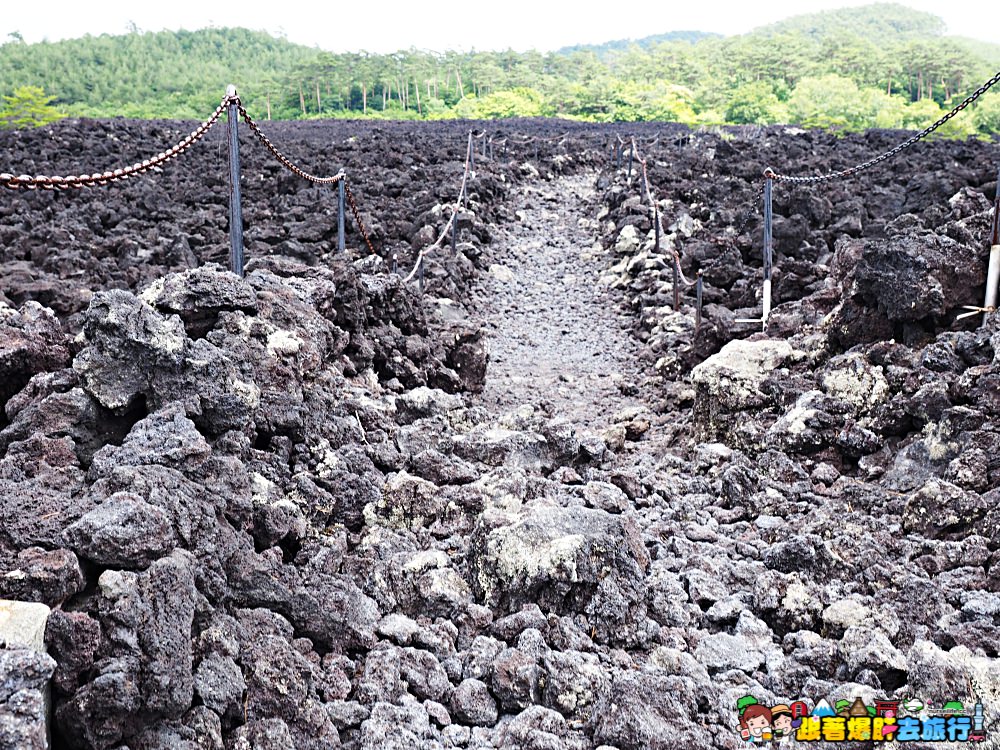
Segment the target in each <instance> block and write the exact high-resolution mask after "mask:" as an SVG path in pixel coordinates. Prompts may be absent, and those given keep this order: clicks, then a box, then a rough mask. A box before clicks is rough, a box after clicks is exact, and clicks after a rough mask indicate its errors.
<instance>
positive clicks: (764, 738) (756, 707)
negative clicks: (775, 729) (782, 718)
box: [740, 703, 772, 743]
mask: <svg viewBox="0 0 1000 750" xmlns="http://www.w3.org/2000/svg"><path fill="white" fill-rule="evenodd" d="M740 736H741V737H742V738H743V739H744V740H746V741H747V742H752V743H763V742H770V741H771V737H772V734H771V709H769V708H768V707H767V706H762V705H760V704H759V703H753V704H751V705H749V706H747V707H746V708H745V709H743V713H742V714H740Z"/></svg>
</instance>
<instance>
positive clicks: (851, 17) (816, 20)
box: [756, 3, 945, 43]
mask: <svg viewBox="0 0 1000 750" xmlns="http://www.w3.org/2000/svg"><path fill="white" fill-rule="evenodd" d="M944 27H945V25H944V21H942V20H941V19H940V18H939V17H938V16H935V15H934V14H933V13H922V12H920V11H917V10H913V9H912V8H907V7H906V6H905V5H899V4H897V3H874V4H872V5H865V6H862V7H860V8H840V9H838V10H828V11H821V12H819V13H804V14H802V15H800V16H793V17H792V18H788V19H786V20H784V21H779V22H778V23H775V24H770V25H768V26H762V27H761V28H759V29H757V30H756V33H757V34H790V33H791V34H795V33H800V34H804V35H806V36H809V37H812V38H813V39H817V40H821V39H824V38H826V37H833V36H838V35H843V34H847V35H850V36H856V37H860V38H862V39H867V40H868V41H872V42H879V43H885V42H895V41H905V40H909V39H922V38H927V37H938V36H942V35H943V34H944Z"/></svg>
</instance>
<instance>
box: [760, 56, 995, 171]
mask: <svg viewBox="0 0 1000 750" xmlns="http://www.w3.org/2000/svg"><path fill="white" fill-rule="evenodd" d="M998 81H1000V73H997V74H996V75H995V76H993V77H992V78H991V79H990V80H988V81H987V82H986V83H984V84H983V85H982V86H980V87H979V88H978V89H976V90H975V91H974V92H973V93H972V94H971V95H970V96H968V97H966V99H965V100H964V101H963V102H962V103H961V104H959V105H958V106H957V107H955V108H954V109H953V110H951V112H949V113H947V114H946V115H944V116H943V117H942V118H941V119H940V120H938V121H937V122H935V123H934V124H933V125H930V126H928V127H926V128H924V129H923V130H921V131H920V132H919V133H917V134H916V135H914V136H912V137H911V138H908V139H907V140H905V141H903V142H902V143H900V144H899V145H898V146H896V147H895V148H894V149H891V150H889V151H886V152H885V153H884V154H881V155H879V156H876V157H875V158H874V159H869V160H868V161H866V162H864V163H863V164H858V165H856V166H853V167H850V168H849V169H843V170H841V171H839V172H830V173H829V174H823V175H816V176H813V177H795V176H791V175H786V174H778V173H776V172H774V171H773V170H772V169H770V168H768V169H766V170H765V171H764V176H765V177H770V178H771V179H772V180H781V181H782V182H796V183H807V184H815V183H818V182H827V181H829V180H837V179H842V178H844V177H850V176H851V175H853V174H857V173H858V172H861V171H862V170H865V169H868V168H869V167H874V166H875V165H876V164H880V163H882V162H884V161H886V160H887V159H891V158H892V157H894V156H895V155H896V154H898V153H899V152H900V151H903V150H904V149H907V148H909V147H910V146H912V145H913V144H914V143H916V142H917V141H920V140H923V139H924V138H926V137H927V136H929V135H930V134H931V133H933V132H934V131H935V130H937V129H938V128H939V127H941V126H942V125H944V124H945V123H946V122H948V120H950V119H951V118H952V117H954V116H955V115H957V114H958V113H959V112H961V111H962V110H963V109H965V108H966V107H968V106H969V105H970V104H972V103H973V102H974V101H976V99H978V98H979V97H981V96H982V95H983V94H985V93H986V92H987V91H988V90H989V89H990V87H991V86H993V85H994V84H995V83H997V82H998Z"/></svg>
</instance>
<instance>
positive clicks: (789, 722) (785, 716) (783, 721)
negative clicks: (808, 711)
mask: <svg viewBox="0 0 1000 750" xmlns="http://www.w3.org/2000/svg"><path fill="white" fill-rule="evenodd" d="M796 724H797V722H795V721H794V720H793V719H792V709H791V708H789V707H788V706H786V705H785V704H784V703H779V704H778V705H776V706H771V727H772V729H773V730H774V739H776V740H780V739H781V738H782V737H787V736H788V735H790V734H791V733H792V732H793V731H794V728H795V725H796Z"/></svg>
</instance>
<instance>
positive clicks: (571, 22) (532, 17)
mask: <svg viewBox="0 0 1000 750" xmlns="http://www.w3.org/2000/svg"><path fill="white" fill-rule="evenodd" d="M866 4H868V0H767V1H766V2H754V1H753V0H736V1H735V2H733V1H731V0H716V1H715V2H712V0H707V1H706V0H694V1H693V2H691V1H690V0H685V1H683V2H679V1H678V0H674V2H669V0H668V1H667V2H664V0H659V1H658V2H648V1H647V0H633V1H632V2H629V3H624V4H623V5H621V6H618V5H617V4H616V3H612V4H597V3H594V4H593V9H592V8H591V7H588V5H589V4H576V7H573V5H571V4H570V3H567V2H553V1H552V0H549V1H548V2H546V0H502V1H501V2H485V1H484V0H472V1H470V0H432V1H431V2H428V3H421V2H419V1H415V2H407V1H406V0H402V2H390V3H384V2H378V1H377V0H375V1H373V0H319V1H318V2H317V0H277V1H276V2H256V1H255V0H240V2H233V1H232V0H214V1H212V0H207V1H206V0H201V1H200V2H195V1H193V0H151V1H146V0H109V1H103V0H47V1H46V0H35V1H34V2H32V1H30V0H3V5H4V6H5V7H3V9H2V11H0V41H5V40H6V34H9V33H10V32H12V31H18V32H20V33H21V34H22V35H23V36H24V38H25V40H26V41H28V42H36V41H41V40H42V39H48V40H50V41H56V40H59V39H66V38H72V37H78V36H83V35H84V34H88V33H89V34H95V35H96V34H102V33H110V34H121V33H125V32H126V31H127V29H128V27H129V24H130V23H134V24H136V25H137V26H138V27H139V28H140V29H141V30H143V31H159V30H161V29H188V30H194V29H199V28H204V27H206V26H242V27H246V28H250V29H255V30H264V31H269V32H271V33H274V34H284V35H285V36H287V38H288V39H289V40H290V41H293V42H297V43H300V44H306V45H309V46H317V47H319V48H321V49H324V50H329V51H332V52H344V51H357V50H367V51H369V52H393V51H396V50H399V49H406V48H409V47H417V48H419V49H430V50H436V51H444V50H448V49H452V50H468V49H478V50H490V49H495V50H501V49H507V48H508V47H510V48H513V49H515V50H518V51H523V50H527V49H537V50H539V51H543V52H544V51H548V50H553V49H557V48H559V47H563V46H566V45H570V44H587V43H600V42H606V41H610V40H612V39H625V38H638V37H642V36H647V35H650V34H660V33H664V32H667V31H681V30H696V31H714V32H717V33H721V34H726V35H730V34H741V33H744V32H747V31H750V30H751V29H753V28H755V27H757V26H762V25H765V24H768V23H772V22H774V21H780V20H782V19H784V18H787V17H789V16H793V15H799V14H802V13H809V12H813V11H817V10H831V9H834V8H843V7H847V6H857V5H866ZM900 4H902V5H907V6H909V7H911V8H914V9H916V10H923V11H927V12H930V13H934V14H935V15H937V16H940V17H941V18H943V19H944V21H945V23H946V24H947V27H948V30H947V31H948V33H950V34H956V35H961V36H969V37H973V38H976V39H982V40H985V41H991V42H997V43H1000V6H998V5H997V4H996V3H995V2H993V0H950V2H941V0H901V2H900Z"/></svg>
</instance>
